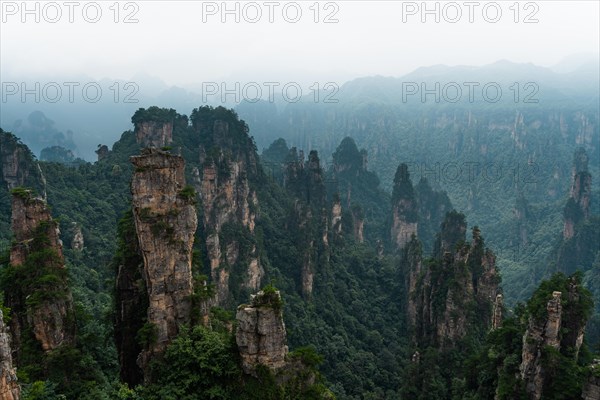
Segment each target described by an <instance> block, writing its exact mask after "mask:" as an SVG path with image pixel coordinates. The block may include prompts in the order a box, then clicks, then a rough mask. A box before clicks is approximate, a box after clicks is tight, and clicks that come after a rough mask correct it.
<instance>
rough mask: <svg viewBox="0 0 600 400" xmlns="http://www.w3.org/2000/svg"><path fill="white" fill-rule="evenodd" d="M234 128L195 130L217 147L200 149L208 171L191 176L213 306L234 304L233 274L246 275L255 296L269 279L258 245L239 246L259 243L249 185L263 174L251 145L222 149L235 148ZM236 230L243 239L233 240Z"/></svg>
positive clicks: (223, 124) (224, 124)
mask: <svg viewBox="0 0 600 400" xmlns="http://www.w3.org/2000/svg"><path fill="white" fill-rule="evenodd" d="M231 124H232V123H230V122H228V121H224V120H215V121H213V122H212V124H210V123H209V122H205V123H203V124H199V126H197V127H196V128H197V129H198V130H199V131H200V132H202V133H203V134H206V135H208V136H209V140H208V142H209V143H212V144H214V145H215V147H207V148H205V147H201V148H200V162H201V163H202V165H203V167H202V170H201V171H199V170H194V171H193V173H192V175H193V177H194V178H193V179H194V181H193V184H194V187H196V190H197V191H198V192H199V193H200V197H201V200H202V204H203V208H204V215H203V218H202V223H203V225H204V231H205V232H206V239H205V240H206V242H205V244H206V249H207V255H208V260H209V263H210V271H211V280H212V282H213V283H214V284H215V289H216V294H215V300H214V301H215V304H217V305H219V306H226V305H229V304H230V303H231V300H232V299H231V291H230V287H229V281H230V276H231V274H232V272H233V271H235V273H236V274H240V275H243V276H244V279H243V282H242V285H243V287H244V288H245V289H247V290H250V291H256V290H258V288H259V287H260V284H261V281H262V279H263V276H264V270H263V268H262V265H261V263H260V259H259V257H258V251H257V249H256V245H255V244H252V245H251V246H249V247H248V248H246V247H244V246H242V245H241V243H240V242H241V240H240V239H241V238H242V237H246V238H248V239H250V241H253V238H254V228H255V225H256V222H255V220H256V213H257V210H258V207H259V202H258V197H257V195H256V191H255V190H254V189H252V188H251V185H250V180H251V179H252V178H253V177H256V176H257V174H258V170H257V168H258V166H257V164H258V163H257V159H256V154H255V153H254V152H253V151H252V149H253V147H251V146H250V145H248V147H243V146H242V147H241V148H236V149H235V151H230V150H226V148H224V147H221V146H231V147H233V148H235V147H236V146H234V145H233V144H232V140H233V136H234V135H236V134H237V133H238V132H237V131H236V129H237V126H231ZM245 139H248V138H247V137H245ZM217 146H218V147H217ZM233 231H237V232H238V233H239V235H232V234H231V232H233ZM226 232H229V233H227V234H226Z"/></svg>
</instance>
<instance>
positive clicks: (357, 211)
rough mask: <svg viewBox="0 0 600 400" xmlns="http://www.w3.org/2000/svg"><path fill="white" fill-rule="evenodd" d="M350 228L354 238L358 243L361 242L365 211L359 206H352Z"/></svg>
mask: <svg viewBox="0 0 600 400" xmlns="http://www.w3.org/2000/svg"><path fill="white" fill-rule="evenodd" d="M352 228H353V234H354V240H355V241H356V242H358V243H363V242H364V241H365V236H364V230H365V213H364V212H363V210H362V208H360V206H354V207H352Z"/></svg>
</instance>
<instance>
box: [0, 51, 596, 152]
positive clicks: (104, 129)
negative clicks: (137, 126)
mask: <svg viewBox="0 0 600 400" xmlns="http://www.w3.org/2000/svg"><path fill="white" fill-rule="evenodd" d="M598 70H599V64H598V58H597V57H596V58H594V57H593V56H589V55H588V56H585V55H583V56H582V55H579V56H572V57H567V58H566V59H565V60H563V61H562V62H561V63H559V64H557V65H556V66H555V67H553V68H545V67H540V66H535V65H533V64H517V63H512V62H510V61H505V60H503V61H498V62H496V63H493V64H489V65H485V66H481V67H470V66H454V67H449V66H445V65H435V66H430V67H421V68H419V69H417V70H415V71H413V72H411V73H409V74H407V75H404V76H402V77H397V78H394V77H383V76H372V77H361V78H356V79H353V80H351V81H348V82H317V83H318V84H317V85H316V86H315V85H307V84H303V85H304V87H302V92H301V93H302V95H303V97H302V98H297V97H296V94H297V93H298V92H296V91H294V90H291V91H288V92H289V93H290V94H289V96H288V97H284V96H283V95H282V93H281V92H280V91H281V89H282V87H283V86H284V85H286V84H288V83H291V84H294V86H295V82H281V83H279V85H278V86H274V87H273V89H271V90H270V89H269V87H267V86H265V85H264V82H250V81H249V82H246V81H241V82H239V87H238V88H237V89H236V82H235V81H234V80H231V81H228V82H225V83H224V82H202V83H196V84H190V85H189V87H185V88H182V87H177V86H168V85H167V84H165V83H164V82H163V81H161V80H160V79H159V78H157V77H153V76H150V75H148V74H143V73H140V74H137V75H135V76H133V77H132V79H131V80H122V79H118V80H111V79H103V80H100V81H96V80H94V79H92V78H90V77H86V76H79V77H77V79H73V77H68V78H67V77H56V76H54V77H51V78H50V77H48V78H47V79H37V80H32V79H27V78H25V79H24V78H23V77H16V76H15V77H13V76H10V75H8V76H7V75H6V74H5V75H4V76H3V82H4V84H3V89H7V86H6V85H7V83H9V84H11V85H12V83H15V84H17V87H18V88H17V89H16V90H17V92H16V93H15V94H10V93H12V92H8V91H7V90H3V92H4V93H3V101H2V113H1V115H0V124H1V125H2V126H3V127H4V128H5V129H9V130H12V131H14V132H16V133H19V134H20V135H21V136H22V139H23V141H24V142H25V143H26V144H28V145H30V146H31V148H32V150H33V151H34V153H35V154H36V155H37V156H39V152H40V151H41V150H42V149H43V148H44V146H45V145H46V144H47V145H59V146H63V147H67V148H68V149H70V150H73V151H74V153H75V155H76V156H78V157H81V158H83V159H86V160H88V161H93V160H95V158H96V155H95V154H94V151H95V150H96V148H97V145H98V144H100V143H101V144H108V143H112V142H113V141H114V140H116V139H117V138H118V137H119V135H120V134H119V133H118V132H122V131H124V130H126V129H128V126H129V121H128V120H129V116H130V115H131V114H132V113H133V112H134V111H135V110H136V109H138V108H140V107H145V106H146V107H147V106H149V105H158V106H164V107H174V108H176V109H178V110H191V109H193V108H194V107H197V106H198V105H199V104H209V105H213V106H216V105H224V106H228V107H237V108H238V111H239V112H240V115H241V117H242V118H244V119H247V120H249V121H250V120H251V119H252V117H253V114H254V113H256V112H260V110H269V111H268V114H271V117H272V118H273V116H272V114H273V113H276V115H283V114H285V113H286V112H292V110H294V109H299V108H304V107H307V106H308V107H311V108H312V109H318V110H321V111H320V112H328V111H327V110H340V109H342V108H345V107H364V106H365V105H366V104H370V105H371V106H373V105H385V104H388V105H395V106H396V105H397V106H399V107H398V108H399V109H400V110H402V109H404V108H405V109H409V108H410V107H417V109H419V110H420V109H423V108H429V107H433V108H434V109H442V108H448V107H455V106H462V107H467V108H468V107H485V106H486V105H490V104H492V103H490V102H489V101H488V99H487V98H485V97H484V96H483V95H482V90H483V87H484V86H485V85H486V84H490V83H492V84H497V85H499V87H500V88H501V90H502V94H501V96H500V101H499V102H500V103H501V104H505V105H506V106H511V103H512V105H513V106H514V107H513V108H516V107H517V106H518V107H526V106H535V107H550V106H552V105H557V104H582V105H584V106H591V107H594V106H595V105H596V104H597V102H598V91H597V90H596V88H597V87H598V84H599V83H598V82H599V77H598ZM301 81H303V82H309V79H306V78H303V79H302V80H301ZM36 82H38V83H39V89H37V90H36V89H35V88H36V86H35V85H36ZM22 83H24V84H25V88H26V89H27V90H32V91H33V93H37V98H36V94H26V95H24V97H23V98H22V95H23V93H21V84H22ZM327 83H329V84H330V85H329V87H325V85H326V84H327ZM436 83H437V84H439V88H436V86H435V85H436ZM465 83H468V85H466V86H465ZM528 83H533V84H534V86H531V85H530V86H528V87H527V88H525V87H524V85H526V84H528ZM248 84H250V85H251V86H252V87H249V88H248V90H246V91H244V85H248ZM515 84H517V86H513V85H515ZM45 85H49V86H46V87H47V89H46V90H44V87H45ZM69 85H71V86H69ZM85 85H88V86H90V85H91V86H93V87H91V89H90V88H89V87H88V88H86V93H84V90H83V89H84V88H85V87H86V86H85ZM221 85H224V86H221ZM421 85H425V86H423V87H422V86H421ZM445 85H446V86H447V85H450V86H447V87H446V89H444V86H445ZM469 85H470V86H469ZM57 86H58V87H59V88H60V92H58V94H60V97H59V98H58V100H55V99H56V98H57V90H56V87H57ZM255 86H257V87H258V88H259V89H260V90H261V91H262V93H261V94H262V97H263V98H262V99H260V100H259V99H258V98H257V91H256V90H254V87H255ZM96 87H99V88H100V89H101V93H100V95H99V96H97V91H96ZM71 88H72V89H71ZM9 89H11V90H13V89H14V88H13V87H12V86H11V87H10V88H9ZM221 89H225V90H229V91H231V93H230V94H227V93H225V92H222V90H221ZM324 89H327V90H324ZM421 89H423V90H424V92H422V91H421ZM456 89H459V90H461V93H459V94H457V92H456ZM492 89H494V88H492ZM70 90H72V92H71V93H70ZM427 90H429V91H430V92H429V93H430V94H426V93H425V92H426V91H427ZM494 90H495V89H494ZM317 91H318V92H317ZM517 91H518V93H517ZM435 92H437V94H438V96H439V97H440V100H439V101H436V98H435ZM210 93H213V94H210ZM317 93H319V95H317ZM269 95H271V97H272V98H271V99H270V100H269ZM528 95H529V97H527V96H528ZM422 96H425V97H422ZM490 96H491V98H493V99H495V96H496V94H495V93H494V92H493V91H492V92H491V95H490ZM236 97H237V98H236ZM515 99H516V100H517V101H516V103H515ZM23 100H24V101H23ZM49 100H50V101H49ZM236 100H238V101H239V102H236ZM290 100H291V101H290ZM524 100H538V101H539V103H531V104H528V103H523V101H524ZM292 101H293V102H292ZM494 105H496V106H497V104H495V103H494ZM36 111H39V112H41V113H42V114H43V115H44V117H45V118H47V119H49V120H52V121H54V122H55V123H54V127H53V129H54V130H57V132H60V133H62V135H69V137H71V136H70V135H72V139H70V140H71V142H69V143H68V144H66V143H64V142H61V140H62V139H59V138H55V137H54V136H55V135H56V132H53V131H48V132H44V131H39V129H37V128H36V129H37V130H36V129H34V128H33V127H27V126H26V125H23V122H19V121H27V120H28V118H29V115H30V114H31V113H34V112H36ZM38 115H39V114H38ZM106 115H110V116H111V117H110V118H105V117H104V116H106ZM265 123H268V121H267V122H265ZM251 129H252V132H251V135H253V136H254V137H255V139H256V141H257V144H258V146H259V148H263V147H266V146H268V145H269V143H270V142H271V141H272V140H275V139H276V138H277V137H278V133H277V132H271V133H267V132H262V131H261V132H257V130H259V129H260V128H258V127H256V126H252V125H251ZM69 131H71V132H72V134H71V133H68V132H69ZM295 140H296V139H292V143H294V144H298V145H301V147H304V148H309V147H310V146H311V145H312V144H313V142H310V143H309V142H306V143H296V142H295Z"/></svg>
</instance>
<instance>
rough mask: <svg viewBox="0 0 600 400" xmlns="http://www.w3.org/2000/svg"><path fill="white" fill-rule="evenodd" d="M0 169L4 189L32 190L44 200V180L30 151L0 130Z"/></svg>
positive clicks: (12, 136)
mask: <svg viewBox="0 0 600 400" xmlns="http://www.w3.org/2000/svg"><path fill="white" fill-rule="evenodd" d="M0 160H2V163H1V164H0V168H1V171H2V175H1V178H2V180H3V181H4V182H5V184H6V187H7V188H8V189H9V190H10V189H14V188H17V187H24V186H27V187H31V188H34V189H35V190H36V191H37V192H38V193H39V194H40V195H41V196H42V198H43V199H45V198H46V190H45V180H44V176H43V174H42V171H41V169H40V167H39V165H38V164H37V163H36V162H35V160H34V157H33V154H32V153H31V151H30V150H29V149H28V148H27V146H25V145H24V144H22V143H21V142H20V140H19V139H17V138H16V137H15V136H14V135H12V134H10V133H8V132H4V131H3V130H2V129H0Z"/></svg>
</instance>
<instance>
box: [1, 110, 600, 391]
mask: <svg viewBox="0 0 600 400" xmlns="http://www.w3.org/2000/svg"><path fill="white" fill-rule="evenodd" d="M309 111H310V110H309ZM313 111H314V110H313ZM313 111H310V112H313ZM372 111H373V110H370V111H369V117H368V118H366V119H365V120H364V121H369V122H368V123H364V121H362V122H361V123H358V119H359V118H362V117H361V116H360V113H359V112H357V109H352V110H351V111H350V110H348V114H346V112H345V111H344V113H343V114H342V117H339V116H338V117H336V119H335V125H336V127H335V129H333V132H334V133H332V134H331V135H330V136H327V138H328V139H327V140H329V141H330V143H329V144H328V145H327V146H320V145H317V144H315V145H314V146H307V147H304V145H303V143H301V142H300V141H298V140H296V139H294V137H295V136H294V135H293V134H292V135H290V136H288V135H284V132H281V135H282V136H284V137H286V138H289V137H291V138H292V139H290V140H284V139H278V140H276V141H275V142H273V143H272V144H271V145H270V146H266V148H265V150H264V151H262V154H259V153H258V151H257V146H256V143H255V141H254V138H253V137H252V136H251V135H253V134H254V128H253V126H252V125H248V124H247V123H246V122H244V121H243V120H241V119H240V118H239V117H238V115H237V114H236V113H235V112H234V111H232V110H228V109H225V108H222V107H217V108H212V107H206V106H204V107H199V108H196V109H194V110H192V111H191V113H190V114H189V115H184V114H180V113H179V112H177V111H176V110H174V109H161V108H158V107H150V108H148V109H139V110H138V111H137V112H136V113H135V114H134V115H133V116H132V118H131V122H132V127H131V130H128V131H125V132H123V133H122V135H121V139H120V140H119V141H117V142H116V143H114V144H113V145H112V146H110V147H109V146H108V144H107V145H105V146H102V145H100V146H99V147H98V151H97V154H98V161H96V162H94V163H83V162H82V163H72V162H68V163H64V162H63V163H61V162H50V161H38V160H36V159H35V157H34V156H33V155H32V153H31V152H30V151H29V150H28V148H27V147H26V146H25V145H24V144H22V143H21V142H20V141H19V139H18V138H16V137H15V136H14V135H12V134H11V133H8V132H4V131H2V132H0V135H1V137H0V154H1V156H2V160H1V166H2V176H1V180H2V182H1V183H2V184H1V185H0V209H1V210H0V211H1V216H0V218H1V219H0V238H1V239H2V249H3V257H2V261H1V267H0V269H1V276H0V285H1V286H0V290H1V291H2V292H3V299H4V301H3V303H2V304H3V305H2V312H3V315H4V319H3V323H2V326H0V328H1V329H0V334H2V332H4V331H6V332H8V333H9V334H10V335H11V336H12V341H11V342H6V341H2V340H0V345H2V346H3V347H2V349H1V350H2V351H0V354H1V355H2V357H3V359H2V360H1V361H2V363H1V364H0V377H2V379H1V380H0V382H2V385H0V388H2V390H6V392H3V393H8V392H10V393H11V396H13V397H7V398H19V397H18V396H19V394H18V392H19V391H20V396H21V398H25V399H55V398H56V399H58V398H61V397H60V396H61V395H64V396H66V398H68V399H71V398H72V399H104V398H105V399H115V398H119V399H241V398H244V399H246V398H247V399H312V398H314V399H327V398H338V399H452V400H454V399H489V398H493V397H494V396H497V398H499V399H539V398H544V399H545V398H549V399H553V398H556V399H559V398H563V399H564V398H577V397H578V396H581V393H582V392H588V391H590V390H593V387H595V386H594V385H596V384H595V383H594V382H595V381H594V376H596V375H597V371H595V370H594V368H593V367H592V366H591V365H592V359H593V352H592V350H593V348H592V350H590V346H588V339H587V336H588V335H584V330H585V326H586V323H587V322H588V320H589V319H590V318H591V319H592V320H594V318H595V321H596V322H595V324H590V328H589V333H590V337H591V338H592V339H594V340H595V341H597V340H598V337H599V336H600V335H599V334H598V333H597V332H598V326H600V324H598V322H597V316H593V314H594V310H595V308H594V307H597V305H596V306H595V305H594V300H597V299H598V291H599V290H600V289H599V288H600V286H599V285H598V281H599V279H598V277H597V275H598V268H600V264H599V257H600V256H599V253H598V244H599V240H598V235H599V232H598V226H599V225H600V224H598V214H599V212H598V209H597V205H595V203H594V198H597V197H595V196H596V195H595V193H596V191H595V189H594V188H595V187H597V180H598V178H597V177H598V173H597V171H598V164H597V162H596V161H594V157H595V156H596V155H597V154H598V148H599V146H598V134H597V126H598V122H597V121H598V115H597V113H596V114H594V113H593V112H591V111H590V112H588V111H584V112H575V111H573V113H569V112H567V111H563V112H560V113H557V114H545V115H537V114H536V111H534V110H531V109H528V110H525V111H523V113H522V114H521V113H517V115H516V116H515V114H514V111H507V112H506V113H499V115H498V116H495V115H491V114H481V115H482V116H479V113H480V112H481V113H483V111H477V112H474V113H473V115H472V114H471V113H470V112H469V113H468V114H465V113H460V112H458V111H452V112H450V113H448V112H443V113H441V114H436V115H435V117H428V118H427V119H419V118H416V117H415V118H416V119H404V118H403V117H402V118H400V117H397V116H395V117H393V118H392V117H390V118H388V117H386V116H383V115H381V116H378V117H376V115H378V113H377V112H376V113H373V112H372ZM289 112H291V113H293V112H295V111H289ZM314 112H318V111H314ZM365 112H366V111H365ZM350 113H351V114H352V115H351V114H350ZM290 115H291V117H290V118H291V119H289V121H294V119H293V118H292V117H293V114H290ZM311 115H314V114H311ZM294 118H295V117H294ZM303 118H304V117H303ZM328 118H329V117H324V119H319V118H318V117H316V118H314V119H310V121H311V123H315V124H317V123H321V122H322V123H323V124H325V125H319V126H320V127H323V126H327V124H328V123H329V122H331V120H329V119H328ZM304 121H305V122H306V120H304ZM328 121H329V122H328ZM340 124H341V125H340ZM589 126H591V127H592V128H589ZM303 129H308V128H306V127H305V128H303ZM484 130H485V132H486V134H484V133H483V131H484ZM342 131H343V132H345V134H343V135H342V134H341V132H342ZM278 132H279V131H278ZM318 132H320V131H319V130H316V131H315V133H318ZM510 132H512V133H510ZM405 133H406V134H405ZM409 133H410V134H409ZM419 135H421V136H419ZM417 136H419V137H420V140H421V139H423V138H428V137H429V138H431V140H430V141H426V140H425V141H417V140H416V138H417ZM275 139H276V138H275ZM553 141H557V142H559V143H558V145H557V146H549V144H554V142H553ZM417 142H418V143H420V144H418V143H417ZM375 143H377V145H375ZM411 143H412V144H411ZM508 143H511V146H509V147H506V146H507V144H508ZM578 145H580V146H578ZM362 146H364V147H365V149H362V148H361V147H362ZM577 147H581V148H582V149H581V150H577V152H575V150H576V148H577ZM315 148H318V149H319V150H320V151H317V150H315ZM384 148H385V151H383V150H382V149H384ZM501 148H502V149H512V150H507V151H502V152H501V150H500V149H501ZM322 149H326V151H323V150H322ZM552 149H558V150H552ZM549 151H554V152H555V153H548V152H549ZM58 153H60V152H58ZM438 154H439V155H440V157H439V159H438V158H437V157H438V156H437V155H438ZM461 157H462V158H461ZM469 157H473V158H472V159H471V158H469ZM456 159H459V160H465V161H471V160H473V161H477V162H480V163H485V162H496V163H497V162H499V161H498V160H503V163H504V162H507V163H508V164H506V165H521V164H523V167H524V168H526V169H525V171H527V172H526V173H530V172H531V171H532V170H529V169H527V168H538V167H531V165H534V166H537V165H538V164H540V165H541V164H542V163H543V162H545V161H547V160H549V159H553V160H555V161H556V162H557V164H556V170H552V171H553V172H552V173H551V174H549V176H550V175H551V176H552V179H549V180H547V181H536V182H525V181H523V182H521V178H522V176H521V175H519V179H518V180H516V181H515V179H513V178H514V177H511V178H510V179H509V180H508V181H507V182H504V183H502V184H500V183H499V182H495V183H494V184H489V182H486V181H485V180H483V178H482V177H481V176H482V175H478V178H477V179H476V180H474V181H472V182H467V183H466V184H462V182H460V184H459V183H457V182H451V183H450V184H449V183H448V182H444V181H443V180H441V179H440V177H442V175H441V172H438V173H436V174H437V175H436V174H433V175H431V174H429V175H428V174H422V173H421V172H420V170H419V169H418V168H416V169H415V166H416V165H421V163H430V164H431V163H432V164H435V163H438V162H440V163H442V164H443V163H444V162H451V161H452V162H454V161H453V160H456ZM528 162H529V163H528ZM511 163H512V164H511ZM563 163H564V165H563ZM428 165H429V164H428ZM481 165H484V164H481ZM503 165H505V164H503ZM539 168H541V169H540V170H539V171H544V168H545V167H539ZM440 171H441V170H440ZM521 172H523V171H522V170H519V174H520V173H521ZM548 197H549V198H550V201H548V200H547V199H548ZM492 200H493V201H492ZM513 204H515V205H514V206H513ZM513 209H514V210H515V213H514V216H513V215H512V214H511V213H512V212H513V211H512V210H513ZM563 209H564V212H563ZM24 216H27V218H25V217H24ZM484 216H485V218H484ZM19 221H21V223H20V222H19ZM23 221H28V222H27V224H25V226H21V225H22V224H23V223H24V222H23ZM496 221H500V223H498V222H496ZM474 222H475V223H474ZM57 227H60V230H57ZM507 227H511V229H507ZM59 238H60V240H61V241H59V240H58V239H59ZM513 242H514V243H517V242H518V243H521V246H522V248H525V249H528V252H526V254H514V253H510V254H508V255H507V254H502V255H500V254H497V249H504V250H503V251H507V250H506V249H510V248H511V245H508V244H507V243H513ZM542 244H543V248H539V246H541V245H542ZM533 249H535V250H533ZM533 272H535V273H533ZM555 272H556V274H555ZM525 278H527V279H525ZM542 279H546V280H544V281H543V282H542ZM538 285H539V287H538ZM536 287H538V288H537V289H536ZM586 287H587V288H589V290H588V289H586ZM530 295H531V297H530ZM519 301H521V303H518V302H519ZM597 303H600V302H598V301H596V304H597ZM48 310H50V311H48ZM596 310H597V309H596ZM44 313H45V314H44ZM41 315H51V316H52V317H51V318H44V317H43V316H41ZM545 326H552V329H549V328H548V329H546V328H543V327H545ZM0 337H1V336H0ZM7 346H8V347H7ZM10 346H12V347H10ZM536 346H537V347H536ZM538 349H541V350H539V351H537V350H538ZM8 356H10V357H8ZM556 377H561V379H555V378H556ZM9 383H10V384H9ZM16 384H18V386H17V385H16ZM19 388H20V389H19ZM7 396H8V395H7ZM540 396H542V397H540Z"/></svg>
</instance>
